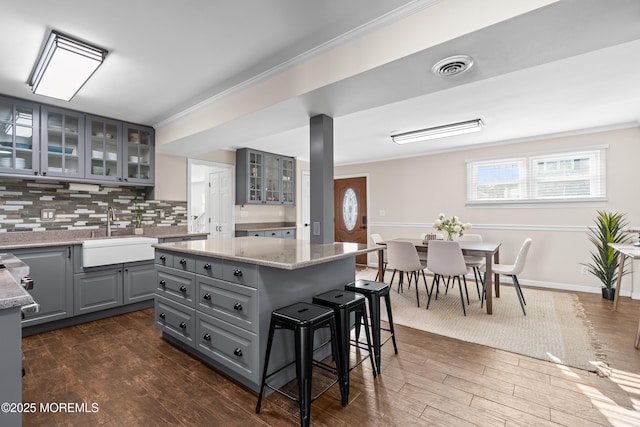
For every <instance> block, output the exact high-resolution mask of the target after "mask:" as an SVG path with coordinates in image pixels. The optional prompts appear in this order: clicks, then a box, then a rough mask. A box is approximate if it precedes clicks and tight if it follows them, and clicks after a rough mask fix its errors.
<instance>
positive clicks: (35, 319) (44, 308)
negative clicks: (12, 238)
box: [11, 246, 73, 326]
mask: <svg viewBox="0 0 640 427" xmlns="http://www.w3.org/2000/svg"><path fill="white" fill-rule="evenodd" d="M71 251H72V247H71V246H55V247H45V248H34V249H14V250H12V251H11V252H12V253H13V254H14V255H15V256H17V257H18V258H20V260H21V261H23V262H24V263H25V264H27V265H28V266H29V274H30V275H31V278H33V280H34V287H33V289H32V290H30V291H29V292H30V293H31V295H32V296H33V299H34V300H35V301H36V302H37V303H38V304H40V312H38V313H32V314H29V315H27V316H26V317H25V319H24V320H23V321H22V325H23V326H30V325H37V324H40V323H45V322H51V321H54V320H60V319H64V318H66V317H70V316H72V315H73V266H72V258H71Z"/></svg>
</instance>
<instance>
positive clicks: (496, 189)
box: [467, 147, 606, 204]
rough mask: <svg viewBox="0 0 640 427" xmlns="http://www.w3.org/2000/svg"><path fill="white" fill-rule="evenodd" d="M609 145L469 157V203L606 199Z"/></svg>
mask: <svg viewBox="0 0 640 427" xmlns="http://www.w3.org/2000/svg"><path fill="white" fill-rule="evenodd" d="M605 154H606V147H592V148H588V149H581V150H576V151H567V152H553V153H536V154H532V155H525V156H519V157H513V158H501V159H490V160H470V161H467V204H492V203H493V204H495V203H548V202H557V201H562V202H571V201H575V202H579V201H590V200H604V199H605V198H606V186H605V176H606V170H605V165H606V162H605V160H606V159H605Z"/></svg>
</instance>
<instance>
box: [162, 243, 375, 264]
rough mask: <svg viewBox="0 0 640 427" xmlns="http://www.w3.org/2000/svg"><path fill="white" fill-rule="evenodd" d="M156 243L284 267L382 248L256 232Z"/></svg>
mask: <svg viewBox="0 0 640 427" xmlns="http://www.w3.org/2000/svg"><path fill="white" fill-rule="evenodd" d="M153 246H154V247H155V248H157V249H165V250H169V251H176V252H181V253H186V254H192V255H200V256H205V257H212V258H221V259H229V260H234V261H241V262H246V263H249V264H256V265H262V266H266V267H274V268H281V269H284V270H295V269H298V268H303V267H309V266H312V265H318V264H324V263H326V262H329V261H333V260H337V259H342V258H348V257H355V256H356V255H361V254H365V253H367V252H373V251H377V250H378V249H379V247H378V246H375V245H374V246H368V245H366V244H362V243H343V242H336V243H329V244H317V243H311V242H309V241H306V240H295V239H277V238H271V237H253V236H249V237H233V238H223V239H211V240H196V241H190V242H176V243H160V244H157V245H153Z"/></svg>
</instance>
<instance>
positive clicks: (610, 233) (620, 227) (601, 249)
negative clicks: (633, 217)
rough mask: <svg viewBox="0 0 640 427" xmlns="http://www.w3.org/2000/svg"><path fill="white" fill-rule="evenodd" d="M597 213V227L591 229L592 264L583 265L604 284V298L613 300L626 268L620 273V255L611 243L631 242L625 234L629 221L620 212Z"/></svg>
mask: <svg viewBox="0 0 640 427" xmlns="http://www.w3.org/2000/svg"><path fill="white" fill-rule="evenodd" d="M597 212H598V215H597V216H596V218H595V220H594V222H595V224H596V225H595V227H589V241H590V242H591V243H593V246H594V247H595V250H594V251H592V252H591V262H590V263H588V264H582V265H584V266H586V267H587V269H588V270H589V273H591V274H593V275H594V276H596V277H597V278H598V279H600V281H601V282H602V297H603V298H605V299H608V300H612V299H613V298H614V296H615V291H616V290H615V288H614V287H613V286H614V284H615V283H616V280H617V279H618V274H625V271H624V266H622V268H621V269H620V271H618V260H619V257H618V253H617V252H616V251H614V250H613V248H611V247H610V246H609V243H626V242H628V241H629V237H628V236H626V235H625V232H624V228H625V227H626V226H627V221H626V219H625V215H624V214H621V213H618V212H604V211H597Z"/></svg>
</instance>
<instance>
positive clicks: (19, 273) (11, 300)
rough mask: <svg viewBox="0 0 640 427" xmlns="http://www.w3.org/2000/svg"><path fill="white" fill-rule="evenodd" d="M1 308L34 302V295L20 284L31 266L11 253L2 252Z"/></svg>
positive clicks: (0, 260)
mask: <svg viewBox="0 0 640 427" xmlns="http://www.w3.org/2000/svg"><path fill="white" fill-rule="evenodd" d="M0 266H2V267H0V310H3V309H7V308H12V307H20V306H23V305H27V304H33V303H34V301H33V297H32V296H31V295H30V294H29V292H27V290H26V289H25V288H23V287H22V285H21V284H20V279H22V278H23V277H24V276H28V275H29V266H28V265H26V264H25V263H23V262H22V261H20V260H19V259H18V258H16V257H15V256H13V255H12V254H9V253H1V254H0Z"/></svg>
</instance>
